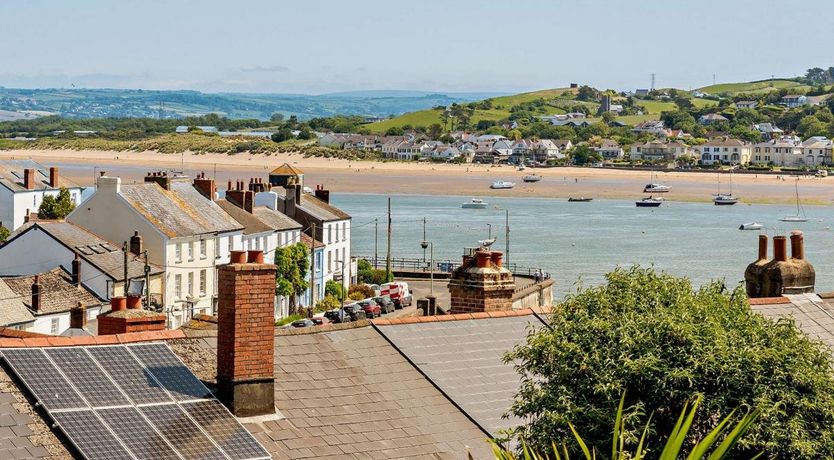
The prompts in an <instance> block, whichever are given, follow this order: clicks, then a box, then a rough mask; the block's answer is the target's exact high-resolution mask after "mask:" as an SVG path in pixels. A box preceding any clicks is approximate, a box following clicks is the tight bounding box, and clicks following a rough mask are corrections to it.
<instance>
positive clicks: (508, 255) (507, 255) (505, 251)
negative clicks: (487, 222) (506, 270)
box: [504, 209, 510, 267]
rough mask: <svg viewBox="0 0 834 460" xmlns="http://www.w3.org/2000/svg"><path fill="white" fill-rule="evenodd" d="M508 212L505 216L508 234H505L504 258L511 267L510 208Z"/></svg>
mask: <svg viewBox="0 0 834 460" xmlns="http://www.w3.org/2000/svg"><path fill="white" fill-rule="evenodd" d="M506 212H507V214H506V218H505V219H506V220H505V223H504V226H505V227H506V228H507V234H506V236H505V239H506V241H505V244H506V248H505V249H504V259H506V260H507V267H509V265H510V210H509V209H507V210H506Z"/></svg>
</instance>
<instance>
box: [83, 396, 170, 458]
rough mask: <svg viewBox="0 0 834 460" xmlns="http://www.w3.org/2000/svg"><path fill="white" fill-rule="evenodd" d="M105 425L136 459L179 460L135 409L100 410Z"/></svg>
mask: <svg viewBox="0 0 834 460" xmlns="http://www.w3.org/2000/svg"><path fill="white" fill-rule="evenodd" d="M96 412H97V413H98V415H99V417H101V419H102V420H104V423H106V424H107V426H109V427H110V429H111V430H113V432H114V433H116V436H118V437H119V439H121V440H122V442H124V444H125V446H126V447H127V448H128V449H129V450H130V451H131V452H133V455H135V456H136V458H141V459H147V460H168V459H172V460H175V459H179V456H178V455H177V453H176V452H174V450H173V449H172V448H171V446H170V445H169V444H168V443H167V442H166V441H165V439H164V438H163V437H162V436H161V435H160V434H159V433H157V432H156V431H155V430H154V429H153V427H151V425H150V424H149V423H148V421H147V420H145V418H144V417H142V415H141V414H140V413H139V411H138V410H136V409H135V408H133V407H128V408H118V409H99V410H97V411H96Z"/></svg>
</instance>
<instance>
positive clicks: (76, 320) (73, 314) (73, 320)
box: [70, 302, 87, 329]
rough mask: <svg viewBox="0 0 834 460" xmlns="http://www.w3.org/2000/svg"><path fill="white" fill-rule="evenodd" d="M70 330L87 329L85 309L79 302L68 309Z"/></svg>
mask: <svg viewBox="0 0 834 460" xmlns="http://www.w3.org/2000/svg"><path fill="white" fill-rule="evenodd" d="M70 329H87V308H86V307H85V306H84V304H83V303H81V302H78V305H76V306H74V307H72V308H70Z"/></svg>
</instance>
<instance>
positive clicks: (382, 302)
mask: <svg viewBox="0 0 834 460" xmlns="http://www.w3.org/2000/svg"><path fill="white" fill-rule="evenodd" d="M374 301H375V302H376V303H377V305H379V308H381V309H382V314H383V315H385V314H388V313H391V312H393V311H394V310H396V309H397V308H396V307H395V306H394V302H393V301H392V300H391V298H390V297H388V296H378V297H374Z"/></svg>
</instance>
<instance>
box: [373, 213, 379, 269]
mask: <svg viewBox="0 0 834 460" xmlns="http://www.w3.org/2000/svg"><path fill="white" fill-rule="evenodd" d="M378 247H379V219H374V270H376V269H377V268H379V267H378V266H377V254H378V253H377V249H378Z"/></svg>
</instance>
